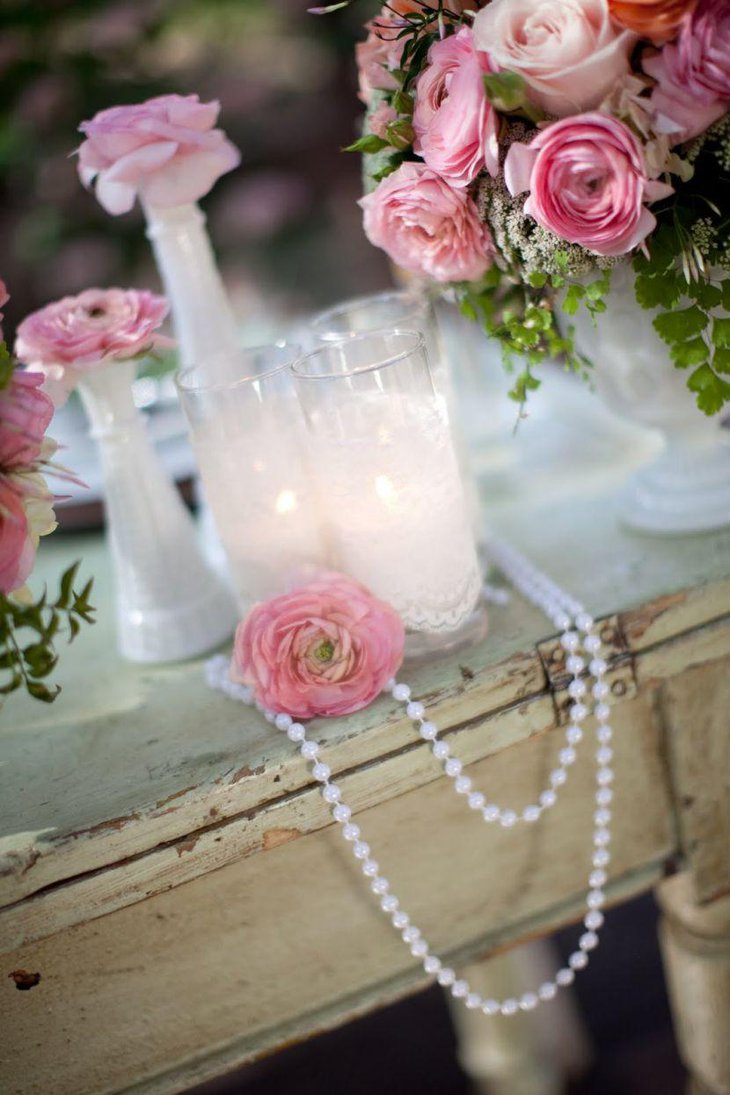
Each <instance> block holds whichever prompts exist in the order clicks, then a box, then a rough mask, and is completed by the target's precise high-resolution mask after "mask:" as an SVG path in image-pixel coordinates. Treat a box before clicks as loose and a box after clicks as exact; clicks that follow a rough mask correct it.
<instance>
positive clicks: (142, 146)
mask: <svg viewBox="0 0 730 1095" xmlns="http://www.w3.org/2000/svg"><path fill="white" fill-rule="evenodd" d="M219 110H220V103H218V102H211V103H201V102H200V100H199V99H198V96H197V95H160V96H159V97H158V98H156V99H148V100H147V102H144V103H135V104H132V105H129V106H114V107H111V108H110V109H108V110H101V111H100V112H99V113H98V114H96V115H95V116H94V117H93V118H92V119H91V120H90V121H88V122H82V123H81V125H80V126H79V129H80V131H81V132H82V133H83V134H84V136H85V138H86V140H85V141H83V143H82V144H81V146H80V148H79V164H78V169H79V176H80V178H81V181H82V182H83V184H84V186H91V184H92V183H94V182H95V184H96V186H95V189H96V196H97V198H98V199H99V202H100V203H101V204H102V205H103V207H104V208H105V209H106V211H107V212H108V213H112V214H114V215H115V216H116V215H118V214H120V213H128V212H129V210H130V209H131V208H132V206H133V205H134V202H135V198H137V197H138V196H139V197H142V198H143V199H144V201H146V202H148V203H149V205H152V206H160V207H161V208H165V209H167V208H170V207H171V206H175V205H183V204H184V203H186V202H194V201H197V200H198V198H202V197H203V195H204V194H207V193H208V191H209V190H210V188H211V187H212V186H213V184H214V183H215V182H216V180H217V179H218V178H220V176H221V175H224V174H225V173H226V172H227V171H232V170H233V168H234V167H237V166H238V164H239V163H240V160H241V156H240V153H239V151H238V149H237V148H236V147H235V145H233V144H231V142H230V141H229V140H228V138H227V137H226V135H225V133H224V132H223V130H222V129H214V128H213V127H214V126H215V123H216V121H217V119H218V112H219Z"/></svg>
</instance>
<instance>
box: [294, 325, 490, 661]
mask: <svg viewBox="0 0 730 1095" xmlns="http://www.w3.org/2000/svg"><path fill="white" fill-rule="evenodd" d="M294 378H295V384H296V388H297V391H298V393H299V398H300V401H301V404H302V408H303V410H304V413H305V417H306V421H307V426H308V430H309V435H310V444H311V447H312V459H313V468H314V469H315V474H316V478H317V487H318V492H319V497H320V503H321V507H322V514H323V519H324V524H325V528H326V532H327V537H328V548H329V551H330V554H331V557H332V559H333V561H334V563H335V565H336V566H337V568H338V569H339V570H341V571H343V572H344V573H346V574H349V575H351V576H352V577H353V578H356V579H358V580H359V581H361V582H362V583H363V584H364V585H366V586H367V587H368V588H369V589H371V590H372V591H373V592H374V593H375V594H377V595H378V596H380V597H382V598H383V599H384V600H386V601H388V602H389V603H390V604H391V605H392V606H393V607H394V608H395V609H396V610H397V611H398V612H399V613H400V614H401V616H402V618H403V620H404V622H405V625H406V630H407V644H406V650H407V653H408V654H409V655H413V656H420V655H423V654H426V653H430V652H432V651H434V652H436V651H443V650H447V649H450V648H452V647H455V646H457V645H461V644H462V643H464V642H466V641H472V640H474V639H477V638H479V637H481V636H482V635H483V634H484V633H485V631H486V616H485V614H484V610H483V608H482V607H481V606H480V591H481V575H480V568H479V562H478V559H477V551H476V545H475V542H474V536H473V532H472V528H471V523H470V519H469V512H468V507H467V503H466V499H465V494H464V489H463V484H462V480H461V475H460V472H459V467H458V463H457V459H456V454H455V451H454V446H453V441H452V436H451V429H450V424H449V419H448V416H447V414H446V410H445V405H444V401H443V400H442V399H441V398H440V397H439V396H438V395H437V393H436V391H435V389H434V385H433V379H432V376H431V372H430V368H429V364H428V359H427V354H426V347H425V343H424V339H423V336H422V335H420V334H419V333H418V332H414V331H398V330H396V331H381V332H377V333H373V334H369V335H360V336H353V337H352V338H349V339H347V340H344V341H342V342H338V343H329V344H326V345H324V346H322V347H321V348H320V349H318V350H315V351H314V352H312V353H310V354H307V355H304V356H303V357H301V358H300V359H299V360H298V361H296V362H295V364H294Z"/></svg>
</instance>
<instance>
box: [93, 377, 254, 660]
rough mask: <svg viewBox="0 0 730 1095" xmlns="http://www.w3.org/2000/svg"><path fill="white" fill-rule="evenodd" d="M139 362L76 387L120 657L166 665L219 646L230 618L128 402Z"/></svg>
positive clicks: (229, 607)
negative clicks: (84, 417)
mask: <svg viewBox="0 0 730 1095" xmlns="http://www.w3.org/2000/svg"><path fill="white" fill-rule="evenodd" d="M136 368H137V366H136V362H134V361H116V362H113V363H110V364H109V365H107V366H104V367H102V368H98V369H95V370H94V371H90V372H86V373H85V374H84V377H83V379H82V380H81V381H80V383H79V393H80V395H81V399H82V401H83V404H84V407H85V408H86V412H87V414H88V417H89V421H90V424H91V435H92V437H94V438H95V439H96V442H97V444H98V446H99V453H100V456H101V465H102V473H103V478H104V501H105V506H106V527H107V538H108V542H109V546H110V552H111V557H112V564H113V569H114V580H115V587H116V613H117V627H118V640H119V649H120V653H121V654H122V655H123V656H124V657H125V658H128V659H129V660H130V661H134V662H172V661H178V660H181V659H184V658H192V657H195V656H197V655H199V654H203V653H205V652H206V651H209V650H212V649H213V648H214V647H216V646H218V645H219V644H221V643H222V642H224V641H225V640H226V639H227V638H228V637H229V636H230V635H231V633H232V631H233V628H234V626H235V621H236V616H235V611H234V607H233V604H232V600H231V595H230V593H229V592H228V591H227V590H226V589H225V588H224V586H223V585H222V584H221V583H220V581H219V580H218V578H217V577H215V575H214V574H213V573H212V572H211V571H210V570H209V569H208V567H207V565H206V564H205V562H204V560H203V556H202V554H201V551H200V548H199V547H198V542H197V537H196V532H195V526H194V524H193V521H192V518H191V516H190V514H189V513H188V511H187V509H186V508H185V506H184V504H183V502H182V499H181V498H180V496H179V494H178V492H177V490H176V489H175V487H174V485H173V483H172V482H171V481H170V479H169V478H168V476H167V474H166V473H165V471H164V469H163V468H162V467H161V465H160V463H159V460H158V458H157V455H156V454H155V451H154V449H153V447H152V444H151V442H150V440H149V438H148V436H147V431H146V426H145V423H144V420H143V418H142V416H141V414H140V412H139V411H138V410H137V408H136V407H135V405H134V400H133V398H132V383H133V381H134V378H135V374H136Z"/></svg>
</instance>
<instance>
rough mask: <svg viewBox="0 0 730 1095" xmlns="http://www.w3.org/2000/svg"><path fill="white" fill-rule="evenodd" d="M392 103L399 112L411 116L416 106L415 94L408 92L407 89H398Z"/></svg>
mask: <svg viewBox="0 0 730 1095" xmlns="http://www.w3.org/2000/svg"><path fill="white" fill-rule="evenodd" d="M392 103H393V109H394V110H397V111H398V113H399V114H407V115H408V116H409V117H410V115H411V114H412V113H413V108H414V106H415V103H414V100H413V96H412V95H408V94H406V92H405V91H396V93H395V95H394V96H393V99H392Z"/></svg>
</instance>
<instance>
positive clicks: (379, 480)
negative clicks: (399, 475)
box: [375, 475, 398, 509]
mask: <svg viewBox="0 0 730 1095" xmlns="http://www.w3.org/2000/svg"><path fill="white" fill-rule="evenodd" d="M375 493H376V494H377V496H378V498H380V499H381V500H382V501H383V502H385V504H386V506H389V507H390V508H391V509H394V508H395V507H396V505H397V502H398V491H397V490H396V489H395V487H394V485H393V481H392V479H390V477H389V476H387V475H376V476H375Z"/></svg>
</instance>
